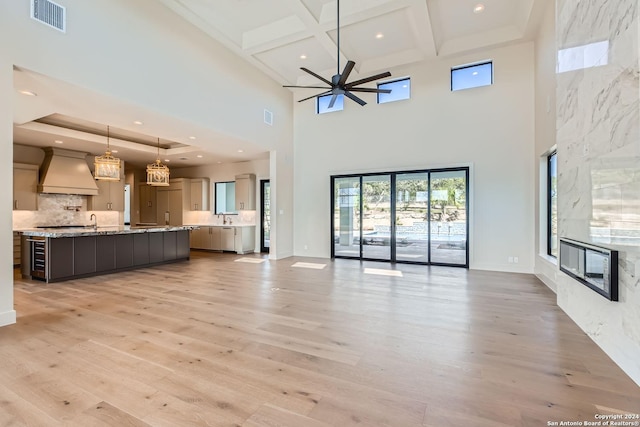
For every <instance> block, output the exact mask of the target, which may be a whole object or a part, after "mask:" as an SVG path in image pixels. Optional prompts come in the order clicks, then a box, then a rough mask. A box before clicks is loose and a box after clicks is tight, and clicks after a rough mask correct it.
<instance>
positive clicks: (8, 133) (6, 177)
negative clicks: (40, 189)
mask: <svg viewBox="0 0 640 427" xmlns="http://www.w3.org/2000/svg"><path fill="white" fill-rule="evenodd" d="M8 44H9V43H4V42H3V43H0V94H3V95H2V96H0V144H1V146H2V148H3V149H4V150H5V155H4V156H0V181H2V182H5V183H13V155H9V153H11V152H12V151H13V121H12V117H13V112H12V111H13V105H12V102H11V97H10V96H5V95H4V94H8V93H12V91H13V68H12V64H11V62H10V61H8V60H7V58H8V56H7V55H6V52H5V47H6V46H7V45H8ZM5 188H6V187H5ZM12 199H13V193H12V192H11V191H0V218H2V219H1V220H0V242H1V243H0V326H4V325H10V324H12V323H15V322H16V312H15V311H14V309H13V234H12V215H11V213H12V208H13V203H12V202H13V200H12Z"/></svg>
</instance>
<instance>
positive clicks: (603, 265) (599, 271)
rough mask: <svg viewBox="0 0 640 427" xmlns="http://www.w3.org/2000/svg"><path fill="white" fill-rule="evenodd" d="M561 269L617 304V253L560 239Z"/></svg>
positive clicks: (587, 244)
mask: <svg viewBox="0 0 640 427" xmlns="http://www.w3.org/2000/svg"><path fill="white" fill-rule="evenodd" d="M560 270H561V271H563V272H565V273H567V274H568V275H569V276H571V277H573V278H574V279H576V280H577V281H578V282H580V283H582V284H583V285H585V286H587V287H589V288H591V289H593V290H594V291H596V292H597V293H599V294H600V295H602V296H603V297H605V298H607V299H608V300H611V301H618V251H614V250H611V249H607V248H604V247H601V246H596V245H592V244H590V243H583V242H579V241H577V240H571V239H566V238H564V237H563V238H560Z"/></svg>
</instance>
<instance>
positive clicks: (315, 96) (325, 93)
mask: <svg viewBox="0 0 640 427" xmlns="http://www.w3.org/2000/svg"><path fill="white" fill-rule="evenodd" d="M330 93H331V91H330V90H328V91H326V92H322V93H319V94H317V95H313V96H309V97H307V98H304V99H301V100H300V101H298V102H302V101H306V100H307V99H311V98H317V97H319V96H324V95H329V94H330Z"/></svg>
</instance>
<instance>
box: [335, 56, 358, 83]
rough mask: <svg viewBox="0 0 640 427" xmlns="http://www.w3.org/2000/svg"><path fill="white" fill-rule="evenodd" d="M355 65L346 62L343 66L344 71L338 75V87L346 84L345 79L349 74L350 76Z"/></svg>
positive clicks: (351, 62)
mask: <svg viewBox="0 0 640 427" xmlns="http://www.w3.org/2000/svg"><path fill="white" fill-rule="evenodd" d="M355 65H356V63H355V62H353V61H347V65H345V66H344V71H342V74H341V75H340V80H339V81H338V87H342V86H344V84H345V83H346V82H347V79H348V78H349V74H351V71H352V70H353V67H354V66H355Z"/></svg>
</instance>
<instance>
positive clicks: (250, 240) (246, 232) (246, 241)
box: [234, 227, 256, 255]
mask: <svg viewBox="0 0 640 427" xmlns="http://www.w3.org/2000/svg"><path fill="white" fill-rule="evenodd" d="M234 228H235V244H234V246H235V251H236V252H237V253H238V254H239V255H242V254H250V253H253V252H255V247H256V241H255V240H256V228H255V227H234Z"/></svg>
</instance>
